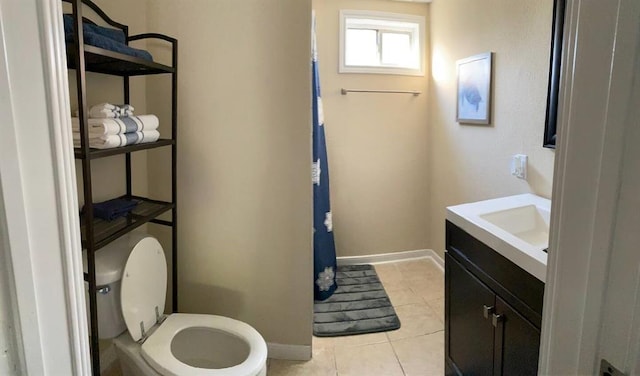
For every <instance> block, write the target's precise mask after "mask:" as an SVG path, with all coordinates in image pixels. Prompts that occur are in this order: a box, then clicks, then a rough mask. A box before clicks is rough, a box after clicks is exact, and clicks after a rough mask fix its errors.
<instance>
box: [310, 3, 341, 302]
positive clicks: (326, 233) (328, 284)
mask: <svg viewBox="0 0 640 376" xmlns="http://www.w3.org/2000/svg"><path fill="white" fill-rule="evenodd" d="M311 57H312V58H311V67H312V71H313V72H312V76H313V78H312V86H313V165H312V167H313V168H312V171H313V179H312V181H313V255H314V256H313V261H314V262H313V269H314V297H315V299H316V300H325V299H327V298H328V297H330V296H331V295H332V294H333V292H334V291H335V290H336V287H337V285H336V247H335V243H334V241H333V224H332V219H331V203H330V202H329V162H328V161H327V146H326V144H325V138H324V116H323V112H322V98H321V97H320V77H319V75H318V52H317V44H316V15H315V12H314V13H313V15H312V29H311Z"/></svg>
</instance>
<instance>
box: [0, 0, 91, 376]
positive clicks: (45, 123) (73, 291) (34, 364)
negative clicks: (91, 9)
mask: <svg viewBox="0 0 640 376" xmlns="http://www.w3.org/2000/svg"><path fill="white" fill-rule="evenodd" d="M0 9H1V11H0V84H1V85H0V97H1V98H2V100H1V101H0V109H1V110H2V113H3V115H4V119H3V121H2V122H0V132H1V133H2V137H0V184H1V189H0V193H1V194H0V199H2V200H3V207H4V213H0V215H3V217H4V218H2V220H3V221H4V224H3V225H4V228H3V233H4V234H5V235H6V237H5V239H2V240H3V245H2V248H1V249H0V250H1V251H3V252H5V254H4V255H3V256H4V257H5V258H6V260H8V262H7V264H9V265H7V266H6V267H7V268H8V269H9V270H8V271H9V273H8V274H9V275H8V277H9V278H8V279H9V290H10V291H9V292H10V294H9V295H10V296H11V305H12V308H13V309H12V311H13V312H14V317H13V321H14V325H15V327H16V337H17V338H16V339H15V343H16V346H15V347H16V348H15V349H12V350H15V352H16V353H17V356H14V357H13V358H15V359H17V360H16V361H15V362H16V363H17V364H14V365H13V367H14V369H15V372H16V374H20V375H45V374H60V375H62V374H65V375H89V374H91V368H90V358H89V345H88V340H89V334H88V331H87V317H86V308H85V298H84V283H83V271H82V248H81V245H80V232H79V228H80V227H79V218H78V201H77V197H76V178H75V165H74V157H73V143H72V135H71V118H70V115H69V111H70V105H69V91H68V79H67V67H66V53H65V43H64V31H63V26H62V18H61V17H60V14H61V13H62V4H61V2H60V1H59V0H29V1H27V0H23V1H19V2H16V1H12V0H0ZM2 335H9V333H2Z"/></svg>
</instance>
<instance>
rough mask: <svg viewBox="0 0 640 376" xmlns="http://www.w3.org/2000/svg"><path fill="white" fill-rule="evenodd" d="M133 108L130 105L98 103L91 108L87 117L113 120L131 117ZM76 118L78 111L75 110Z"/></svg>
mask: <svg viewBox="0 0 640 376" xmlns="http://www.w3.org/2000/svg"><path fill="white" fill-rule="evenodd" d="M133 110H134V108H133V106H132V105H130V104H123V105H115V104H111V103H100V104H97V105H95V106H91V108H90V109H89V117H90V118H95V119H114V118H119V117H123V116H132V115H133ZM76 116H79V115H78V110H76Z"/></svg>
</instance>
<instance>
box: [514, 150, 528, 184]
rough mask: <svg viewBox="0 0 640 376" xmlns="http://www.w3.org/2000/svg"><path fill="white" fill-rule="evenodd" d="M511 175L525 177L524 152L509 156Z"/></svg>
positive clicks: (525, 157) (525, 160) (525, 158)
mask: <svg viewBox="0 0 640 376" xmlns="http://www.w3.org/2000/svg"><path fill="white" fill-rule="evenodd" d="M511 175H513V176H515V177H517V178H520V179H527V156H526V155H524V154H516V155H514V156H513V158H511Z"/></svg>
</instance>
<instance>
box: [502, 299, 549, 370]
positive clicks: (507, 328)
mask: <svg viewBox="0 0 640 376" xmlns="http://www.w3.org/2000/svg"><path fill="white" fill-rule="evenodd" d="M495 311H496V314H498V315H500V320H498V323H497V326H496V329H495V330H496V331H495V335H494V338H495V346H496V348H495V353H496V354H498V356H497V357H496V359H495V360H496V362H494V367H496V365H497V366H498V367H499V368H498V369H497V370H494V374H496V375H537V373H538V355H539V352H540V329H539V328H536V327H535V326H534V325H533V324H531V323H530V322H529V321H527V320H526V319H525V318H523V317H522V316H520V314H519V313H518V312H517V311H516V310H514V309H513V308H512V307H511V306H510V305H509V304H507V303H506V302H505V301H503V300H502V299H500V297H499V296H496V309H495Z"/></svg>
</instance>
